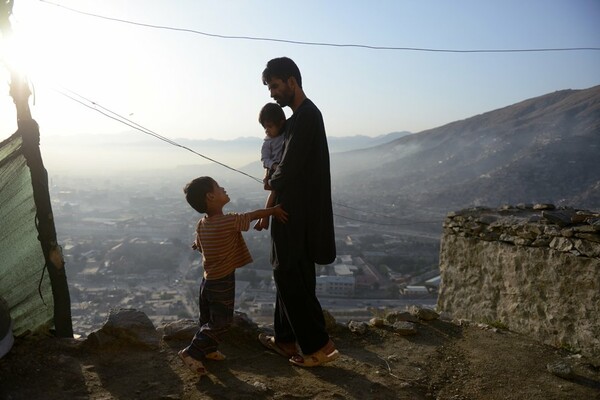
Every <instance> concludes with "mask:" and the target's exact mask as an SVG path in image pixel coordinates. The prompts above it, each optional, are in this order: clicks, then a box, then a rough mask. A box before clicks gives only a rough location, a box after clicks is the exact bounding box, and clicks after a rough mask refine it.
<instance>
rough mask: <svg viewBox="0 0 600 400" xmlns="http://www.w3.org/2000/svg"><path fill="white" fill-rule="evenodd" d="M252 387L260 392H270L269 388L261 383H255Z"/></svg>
mask: <svg viewBox="0 0 600 400" xmlns="http://www.w3.org/2000/svg"><path fill="white" fill-rule="evenodd" d="M252 386H254V387H255V388H256V389H257V390H258V391H260V392H267V391H268V390H269V387H268V386H267V385H266V384H264V383H262V382H259V381H256V382H254V383H253V384H252Z"/></svg>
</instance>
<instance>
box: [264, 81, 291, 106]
mask: <svg viewBox="0 0 600 400" xmlns="http://www.w3.org/2000/svg"><path fill="white" fill-rule="evenodd" d="M290 79H291V78H288V79H287V80H285V81H284V80H282V79H280V78H272V79H271V80H270V81H269V82H268V83H267V87H268V88H269V92H270V93H271V98H272V99H273V100H275V101H276V102H277V104H279V105H280V106H281V107H286V106H289V105H290V104H292V101H293V100H294V94H295V93H294V90H292V88H291V87H290V85H289V84H288V82H289V80H290Z"/></svg>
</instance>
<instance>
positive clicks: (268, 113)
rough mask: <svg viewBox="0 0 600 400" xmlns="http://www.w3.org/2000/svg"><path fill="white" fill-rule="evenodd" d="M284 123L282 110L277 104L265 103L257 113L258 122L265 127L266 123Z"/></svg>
mask: <svg viewBox="0 0 600 400" xmlns="http://www.w3.org/2000/svg"><path fill="white" fill-rule="evenodd" d="M280 121H285V113H284V112H283V108H281V106H280V105H279V104H277V103H267V104H265V105H264V106H263V108H261V109H260V112H259V113H258V122H259V123H260V124H261V125H263V126H264V125H265V123H266V122H272V123H275V124H276V123H278V122H280Z"/></svg>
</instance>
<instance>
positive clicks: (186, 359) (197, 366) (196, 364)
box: [177, 349, 207, 375]
mask: <svg viewBox="0 0 600 400" xmlns="http://www.w3.org/2000/svg"><path fill="white" fill-rule="evenodd" d="M177 355H178V356H179V358H180V359H181V361H183V364H185V366H186V367H188V368H189V369H191V370H192V371H193V372H195V373H196V374H198V375H206V374H207V371H206V368H204V364H202V361H200V360H196V359H195V358H192V356H190V355H189V354H188V353H187V351H186V350H185V349H184V350H180V351H179V353H177Z"/></svg>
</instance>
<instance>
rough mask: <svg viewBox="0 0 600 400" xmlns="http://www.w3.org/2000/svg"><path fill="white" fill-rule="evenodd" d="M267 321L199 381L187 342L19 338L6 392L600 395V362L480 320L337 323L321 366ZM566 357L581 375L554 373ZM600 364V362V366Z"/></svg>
mask: <svg viewBox="0 0 600 400" xmlns="http://www.w3.org/2000/svg"><path fill="white" fill-rule="evenodd" d="M259 329H262V328H258V327H253V328H251V329H238V328H234V329H232V331H231V332H230V333H229V334H228V336H227V338H226V340H225V341H224V343H223V344H222V346H221V350H222V351H223V353H225V354H226V355H227V356H228V358H227V360H225V361H221V362H217V361H207V363H206V364H207V368H208V370H209V372H210V373H209V375H207V376H203V377H201V378H198V377H197V376H195V375H194V374H193V373H192V372H191V371H189V370H188V369H187V368H186V367H184V365H183V364H182V363H181V361H180V360H179V359H178V358H177V351H178V350H179V349H181V348H183V347H185V346H186V345H187V343H188V342H187V340H177V341H172V340H171V341H162V342H161V345H160V348H159V349H155V350H150V349H144V348H139V347H131V346H126V345H111V346H109V347H102V348H97V347H93V346H90V345H89V343H88V342H86V341H81V340H79V341H78V340H75V339H56V338H52V337H42V338H40V337H37V338H34V337H29V338H23V339H18V340H17V341H16V343H15V346H14V347H13V349H12V350H11V352H10V353H9V354H7V355H6V356H5V357H4V358H2V359H0V398H1V399H7V400H21V399H22V400H25V399H26V400H31V399H48V400H53V399H61V400H62V399H93V400H108V399H319V400H321V399H324V400H327V399H335V400H338V399H357V400H364V399H411V400H419V399H453V400H466V399H486V400H496V399H497V400H500V399H528V400H553V399H577V400H580V399H581V400H587V399H600V368H599V367H600V366H599V365H598V364H595V363H594V362H591V361H590V360H589V359H586V358H585V357H581V356H579V355H576V354H572V353H569V352H567V351H565V350H559V349H555V348H552V347H549V346H546V345H542V344H540V343H538V342H535V341H533V340H531V339H529V338H527V337H524V336H522V335H518V334H515V333H511V332H508V331H506V330H497V329H493V328H491V327H482V326H477V325H476V324H457V323H453V322H451V321H442V320H434V321H431V322H422V323H420V324H419V325H418V333H417V334H416V335H413V336H400V335H398V334H397V333H394V332H393V331H392V330H391V329H390V328H389V327H388V328H385V327H383V328H375V327H369V329H368V330H367V332H366V333H365V334H363V335H357V334H354V333H352V332H350V330H349V329H348V328H346V327H343V326H341V325H338V326H337V328H336V329H335V330H334V331H333V332H332V337H333V339H334V341H335V343H336V345H337V346H338V349H339V350H340V352H341V353H342V356H341V357H340V358H339V359H338V360H336V361H334V362H332V363H331V364H328V365H327V366H322V367H318V368H312V369H303V368H299V367H295V366H291V365H290V364H289V363H288V361H287V360H286V359H284V358H282V357H281V356H278V355H276V354H275V353H272V352H269V351H267V350H265V349H264V348H263V347H262V346H261V344H260V343H259V342H258V340H257V336H258V333H259ZM557 361H563V362H565V363H567V364H568V365H570V366H571V367H572V369H573V372H574V376H573V377H571V378H569V379H563V378H560V377H558V376H556V375H554V374H552V373H550V372H548V370H547V365H548V364H549V363H554V362H557ZM594 364H595V365H594Z"/></svg>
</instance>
